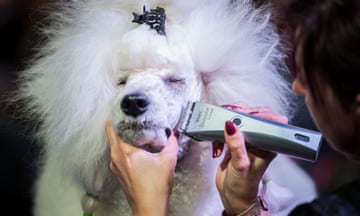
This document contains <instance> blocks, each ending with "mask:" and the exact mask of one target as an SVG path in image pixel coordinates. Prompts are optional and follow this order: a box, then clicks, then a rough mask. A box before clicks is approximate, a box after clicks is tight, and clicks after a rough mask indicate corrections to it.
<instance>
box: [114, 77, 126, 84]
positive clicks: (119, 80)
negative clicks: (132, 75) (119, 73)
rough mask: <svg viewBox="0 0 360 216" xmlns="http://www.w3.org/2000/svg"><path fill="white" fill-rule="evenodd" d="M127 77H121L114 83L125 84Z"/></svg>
mask: <svg viewBox="0 0 360 216" xmlns="http://www.w3.org/2000/svg"><path fill="white" fill-rule="evenodd" d="M127 79H128V78H127V77H122V78H120V79H118V81H117V83H116V85H117V86H120V85H125V84H126V82H127Z"/></svg>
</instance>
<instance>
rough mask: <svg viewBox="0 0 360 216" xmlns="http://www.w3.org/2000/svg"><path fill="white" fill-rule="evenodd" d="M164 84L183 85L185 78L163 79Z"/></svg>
mask: <svg viewBox="0 0 360 216" xmlns="http://www.w3.org/2000/svg"><path fill="white" fill-rule="evenodd" d="M165 82H167V83H170V84H184V83H185V78H182V77H167V78H166V79H165Z"/></svg>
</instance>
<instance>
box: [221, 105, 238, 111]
mask: <svg viewBox="0 0 360 216" xmlns="http://www.w3.org/2000/svg"><path fill="white" fill-rule="evenodd" d="M221 106H222V107H223V108H225V109H231V110H233V109H236V108H238V107H237V106H234V105H229V104H224V105H221Z"/></svg>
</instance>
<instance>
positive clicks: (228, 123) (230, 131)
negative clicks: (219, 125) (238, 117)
mask: <svg viewBox="0 0 360 216" xmlns="http://www.w3.org/2000/svg"><path fill="white" fill-rule="evenodd" d="M225 130H226V132H227V134H228V135H230V136H231V135H233V134H234V133H235V132H236V128H235V125H234V123H232V122H231V121H226V122H225Z"/></svg>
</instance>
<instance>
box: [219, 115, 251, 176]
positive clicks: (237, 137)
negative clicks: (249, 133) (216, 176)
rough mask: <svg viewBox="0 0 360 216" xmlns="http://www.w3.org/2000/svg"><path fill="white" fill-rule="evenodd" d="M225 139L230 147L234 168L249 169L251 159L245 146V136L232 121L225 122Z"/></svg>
mask: <svg viewBox="0 0 360 216" xmlns="http://www.w3.org/2000/svg"><path fill="white" fill-rule="evenodd" d="M225 141H226V143H227V145H228V147H229V150H230V153H231V160H232V164H233V166H234V168H235V169H239V170H240V171H244V170H247V169H248V167H249V166H250V159H249V156H248V153H247V150H246V146H245V137H244V135H243V133H241V132H240V131H239V129H238V128H237V127H236V126H235V124H234V123H232V122H231V121H226V123H225Z"/></svg>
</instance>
